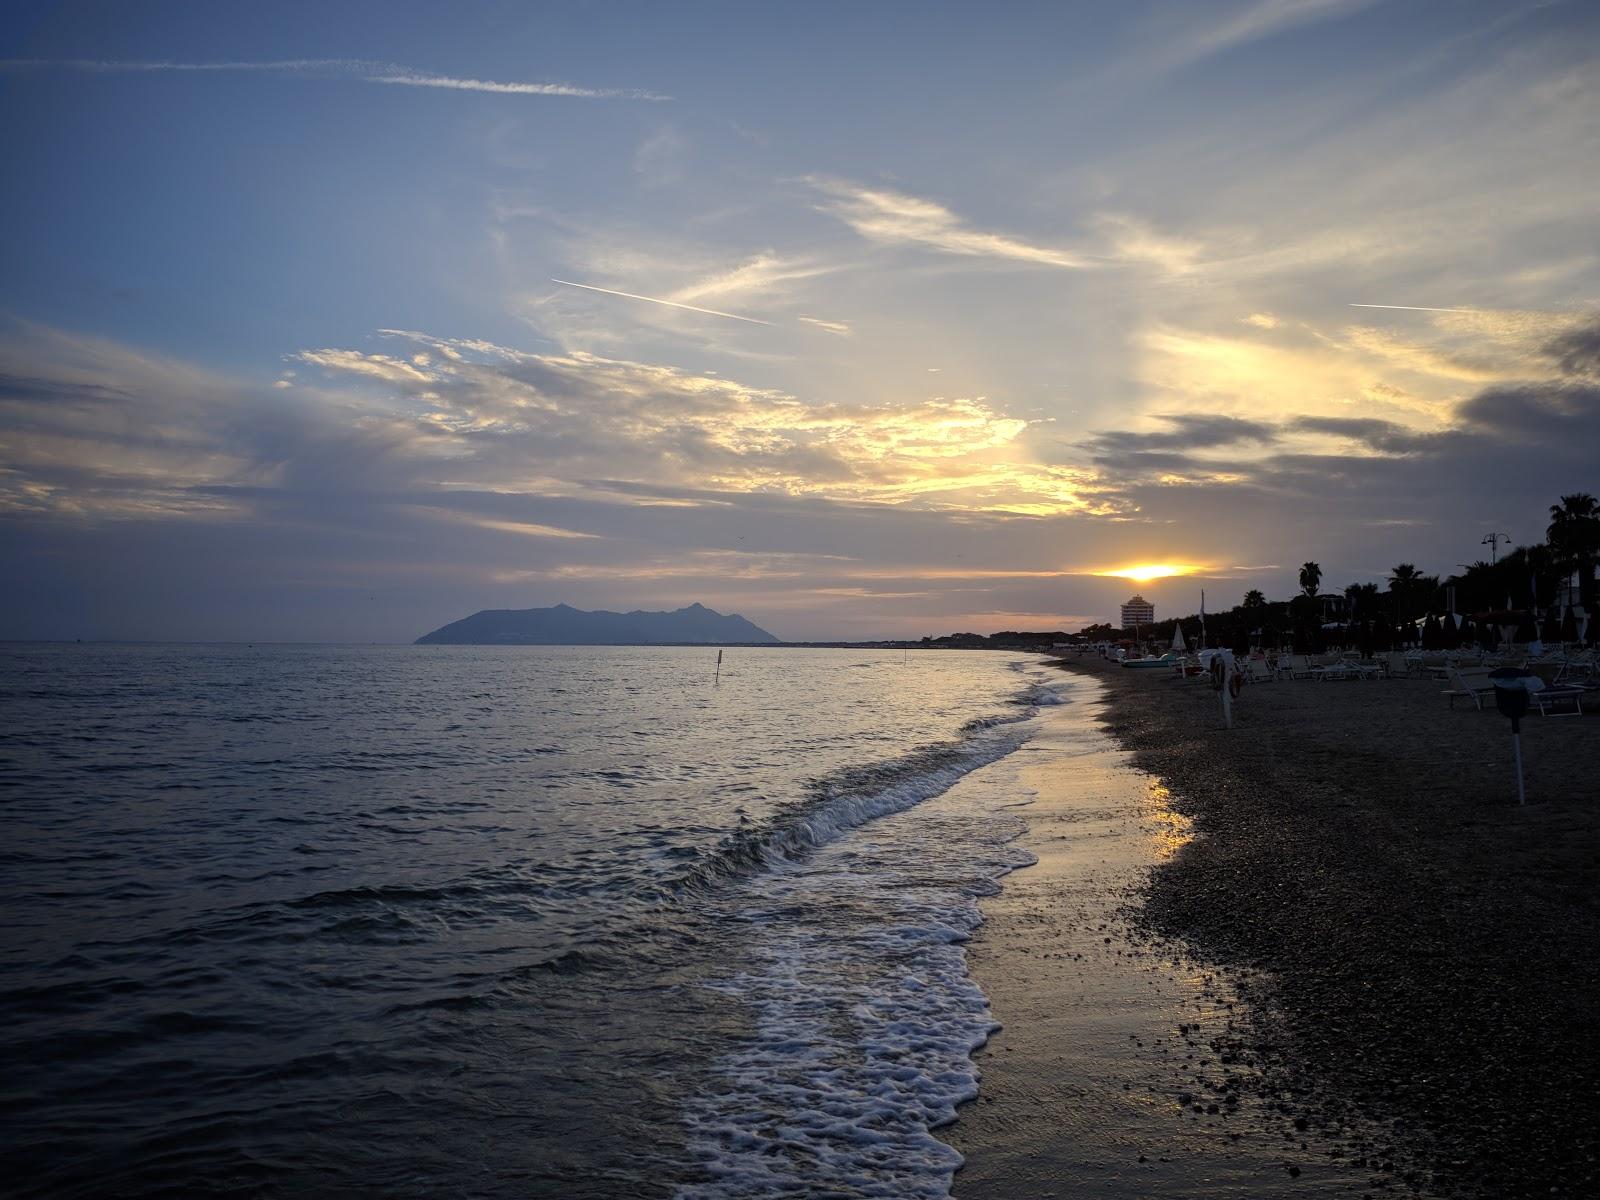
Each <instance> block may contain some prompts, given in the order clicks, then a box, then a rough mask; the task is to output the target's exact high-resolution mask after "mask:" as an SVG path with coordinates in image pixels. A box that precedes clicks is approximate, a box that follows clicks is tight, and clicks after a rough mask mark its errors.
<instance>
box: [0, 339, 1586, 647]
mask: <svg viewBox="0 0 1600 1200" xmlns="http://www.w3.org/2000/svg"><path fill="white" fill-rule="evenodd" d="M387 336H388V343H389V344H386V345H383V346H381V347H366V348H361V349H353V348H348V347H335V348H322V349H317V350H311V351H306V352H305V353H304V354H302V355H300V356H297V362H298V363H299V364H301V365H300V367H299V370H298V373H297V376H296V378H295V386H294V388H293V389H291V390H289V391H279V390H275V389H273V388H272V387H271V386H270V384H271V381H270V380H267V381H263V383H262V384H261V385H260V386H259V387H258V386H255V385H251V384H247V383H244V382H242V381H239V380H235V379H230V378H227V377H225V376H221V375H218V374H216V373H214V372H209V371H205V370H202V369H200V368H196V367H194V366H192V365H190V364H186V363H183V362H181V361H179V360H175V359H171V358H163V357H160V356H155V355H150V354H146V353H142V352H139V351H136V350H133V349H132V348H130V347H127V346H123V345H119V344H117V343H113V342H108V341H104V340H100V339H94V338H87V337H82V336H78V335H72V334H66V333H62V332H60V331H53V330H48V329H43V328H40V327H36V326H26V327H24V326H13V327H11V328H10V329H8V330H5V331H0V431H3V433H0V546H3V547H4V549H5V553H6V561H7V563H8V564H10V565H12V566H15V567H16V568H17V571H16V573H15V577H17V578H19V579H35V580H54V581H56V582H55V583H52V584H51V585H50V587H51V588H55V589H56V590H55V591H49V592H48V594H49V595H52V596H55V595H60V594H63V593H62V591H61V589H63V588H65V589H67V593H69V594H70V595H72V596H74V597H77V599H75V600H73V602H72V603H73V604H74V605H76V606H77V607H75V608H73V609H72V610H71V611H72V612H73V613H75V614H77V615H76V616H73V617H72V618H71V620H69V619H68V618H67V617H66V616H62V615H58V614H57V608H56V607H52V606H51V604H50V603H47V602H46V601H44V600H39V601H37V602H35V601H30V600H28V599H27V597H28V596H30V595H35V594H37V595H40V596H43V595H45V593H44V592H37V593H36V590H28V591H17V592H14V594H13V595H11V596H9V597H8V598H6V600H5V601H4V604H3V605H0V623H4V624H5V628H6V629H7V631H17V632H26V631H29V630H33V631H40V632H41V633H44V632H53V633H54V634H55V635H60V634H63V633H72V635H73V636H82V635H83V631H85V630H88V631H93V630H106V631H110V632H120V633H124V634H134V633H139V634H140V635H141V636H150V635H153V634H161V635H167V636H241V635H247V636H263V634H262V633H261V631H262V630H275V631H279V632H281V634H282V635H283V636H311V635H313V634H316V635H318V636H322V635H326V636H355V635H357V634H359V635H360V636H364V637H369V638H370V637H371V636H415V634H416V633H418V632H421V631H422V630H423V629H426V628H429V627H431V626H432V625H437V624H440V623H442V622H443V621H444V620H447V619H451V618H453V617H456V616H460V615H461V612H462V611H466V610H469V609H470V608H473V607H485V606H488V607H497V606H520V605H526V604H529V603H553V602H556V601H557V600H563V599H564V600H567V601H568V602H571V603H578V604H580V605H587V606H590V607H594V606H605V605H608V604H621V605H624V606H626V605H639V606H645V607H649V606H659V605H660V604H664V603H667V604H678V603H687V602H689V601H691V600H694V599H703V600H705V601H706V602H708V603H711V602H714V601H719V600H720V601H721V602H722V604H723V606H727V607H735V606H736V607H738V608H739V609H741V610H742V611H745V612H746V613H747V615H752V619H757V620H758V621H759V620H760V617H761V615H762V612H763V609H765V610H767V611H770V612H773V613H777V614H788V623H786V624H785V625H784V628H782V630H781V632H784V633H786V634H790V635H792V636H828V635H830V634H833V635H837V634H841V633H845V632H855V633H856V634H858V635H860V636H872V635H874V634H876V633H877V632H879V631H898V632H901V633H911V632H913V630H915V629H916V628H917V627H918V626H920V625H923V624H926V625H927V628H925V629H922V630H921V632H937V631H943V630H947V629H949V628H952V627H954V623H958V622H959V621H960V620H962V619H963V617H964V616H967V615H972V614H983V613H990V614H996V613H1048V612H1050V611H1051V610H1052V607H1057V608H1060V609H1063V610H1064V611H1079V610H1082V609H1085V608H1087V610H1088V611H1091V612H1093V611H1099V608H1097V607H1096V606H1097V605H1110V604H1111V603H1113V602H1114V601H1115V600H1117V599H1120V598H1125V597H1120V596H1116V595H1113V594H1112V593H1110V592H1107V593H1106V594H1104V595H1103V596H1102V595H1101V593H1100V592H1098V591H1084V590H1082V589H1092V588H1096V587H1100V586H1101V584H1100V583H1095V582H1092V581H1083V580H1082V579H1081V578H1080V577H1079V576H1078V575H1076V574H1075V573H1076V572H1080V571H1083V570H1087V569H1090V568H1091V567H1092V566H1094V565H1095V564H1097V563H1104V562H1112V561H1121V562H1135V561H1138V562H1163V561H1178V560H1179V559H1180V558H1181V560H1182V561H1195V562H1219V563H1220V562H1229V561H1233V559H1235V558H1238V557H1246V559H1247V561H1254V562H1257V563H1285V564H1290V567H1289V568H1286V569H1285V570H1286V572H1292V565H1293V564H1295V563H1298V562H1300V561H1302V560H1303V559H1304V558H1305V557H1307V556H1308V555H1311V554H1315V556H1316V557H1317V558H1318V561H1321V562H1323V563H1324V566H1325V567H1326V568H1327V570H1328V573H1329V575H1330V577H1332V578H1334V579H1335V580H1339V581H1343V580H1344V579H1346V578H1347V577H1354V576H1356V575H1357V574H1359V572H1360V570H1361V568H1362V564H1367V563H1374V562H1376V563H1377V564H1378V565H1379V566H1382V565H1383V563H1384V562H1385V560H1388V561H1400V560H1409V561H1420V562H1421V563H1422V564H1423V565H1424V566H1425V567H1426V568H1428V569H1430V570H1434V569H1438V570H1442V569H1447V568H1448V566H1449V565H1450V563H1451V562H1453V561H1454V559H1453V558H1450V557H1449V556H1450V555H1451V554H1452V553H1454V552H1452V551H1450V550H1448V549H1446V548H1445V547H1446V546H1447V544H1448V541H1447V534H1450V535H1458V536H1459V537H1460V538H1462V539H1463V540H1464V542H1465V543H1470V545H1471V546H1475V545H1476V541H1477V539H1478V538H1479V537H1481V534H1482V529H1483V528H1487V527H1489V526H1490V525H1492V526H1493V527H1494V528H1497V529H1502V530H1504V529H1508V528H1509V529H1512V531H1513V532H1515V533H1516V534H1517V535H1518V537H1519V538H1522V537H1527V538H1532V537H1536V536H1538V535H1539V534H1540V533H1541V532H1542V525H1540V524H1538V521H1539V518H1540V517H1541V514H1542V513H1543V512H1544V510H1545V507H1546V506H1547V505H1548V503H1549V502H1550V498H1551V496H1554V495H1558V494H1560V493H1561V492H1562V491H1564V490H1565V491H1572V490H1577V489H1579V488H1580V487H1581V486H1583V485H1584V483H1585V482H1586V480H1587V479H1588V478H1589V477H1590V475H1592V461H1591V460H1592V447H1593V446H1594V445H1595V444H1600V388H1597V387H1594V386H1592V385H1589V384H1587V383H1582V382H1576V381H1574V380H1573V379H1572V378H1571V377H1560V378H1558V377H1552V378H1549V379H1532V380H1525V381H1520V382H1517V383H1514V384H1496V385H1493V386H1491V387H1489V388H1486V389H1484V390H1482V391H1480V392H1478V393H1477V394H1476V395H1473V396H1470V397H1469V398H1467V399H1466V400H1465V401H1463V402H1461V403H1459V404H1457V405H1454V406H1452V407H1451V408H1450V409H1449V410H1448V412H1447V420H1446V421H1445V422H1444V424H1443V425H1442V427H1441V428H1439V429H1438V430H1432V431H1430V430H1416V429H1413V428H1411V427H1410V426H1407V425H1405V424H1402V423H1400V422H1396V421H1387V420H1384V419H1381V418H1376V417H1346V418H1337V417H1331V416H1313V415H1303V416H1284V417H1281V418H1279V419H1276V420H1272V419H1267V418H1265V417H1260V418H1254V417H1253V418H1243V417H1237V416H1233V415H1230V414H1225V413H1216V412H1205V411H1195V410H1180V409H1177V408H1171V409H1168V410H1165V411H1163V412H1162V413H1161V414H1160V416H1159V417H1158V418H1156V424H1155V427H1153V428H1145V429H1137V428H1136V429H1131V430H1128V429H1114V428H1113V429H1107V430H1102V431H1101V432H1100V433H1098V434H1097V435H1095V437H1094V438H1093V439H1091V440H1090V442H1089V443H1087V444H1086V445H1085V446H1084V447H1082V449H1081V452H1080V454H1081V458H1082V461H1080V462H1057V463H1052V462H1047V461H1043V460H1042V459H1041V457H1040V454H1039V446H1040V444H1041V443H1040V440H1039V439H1040V435H1039V434H1038V433H1037V430H1036V428H1035V427H1033V426H1030V425H1029V423H1028V421H1027V420H1026V419H1024V418H1023V417H1020V416H1016V415H1013V414H1011V413H1008V412H1006V411H1005V410H1004V409H1002V408H999V407H997V406H995V405H994V404H992V403H991V402H989V401H987V400H984V399H982V398H977V397H972V398H958V399H947V400H940V401H929V402H926V403H913V404H902V405H869V404H861V403H854V402H850V401H848V400H803V399H801V398H799V397H796V396H793V395H790V394H788V393H785V392H782V391H779V390H775V389H768V388H757V387H751V386H747V385H745V384H742V383H740V382H738V381H736V380H732V379H727V378H722V377H713V376H710V375H705V374H694V373H689V372H685V371H682V370H678V369H675V368H672V367H668V366H663V365H659V364H653V363H648V362H639V361H633V360H626V359H618V358H605V357H600V356H596V355H592V354H580V353H572V352H569V353H560V354H533V353H528V352H525V351H519V350H517V349H514V348H510V347H506V346H502V345H497V344H494V343H490V342H487V341H484V340H482V339H473V338H459V339H455V338H443V337H438V336H433V335H428V334H423V333H417V332H410V333H404V334H390V335H387ZM1547 361H1548V360H1547ZM1045 428H1048V427H1045ZM1330 447H1331V448H1330ZM1486 479H1489V480H1493V481H1494V484H1493V486H1492V487H1486V486H1485V484H1484V480H1486ZM1547 493H1548V495H1547ZM1530 514H1531V515H1530ZM1523 517H1526V518H1527V520H1526V521H1525V522H1524V523H1525V524H1526V525H1527V528H1526V529H1523V528H1522V527H1521V526H1518V525H1516V524H1515V521H1516V520H1517V519H1520V518H1523ZM1424 528H1425V529H1428V530H1430V531H1440V532H1430V533H1429V535H1428V540H1427V541H1426V542H1425V543H1418V542H1417V540H1416V538H1417V533H1416V531H1417V530H1418V529H1424ZM1308 538H1309V539H1311V540H1310V541H1309V542H1308V541H1307V539H1308ZM1469 549H1470V546H1469ZM1466 552H1467V551H1463V552H1462V553H1463V555H1464V554H1465V553H1466ZM1430 555H1431V556H1432V557H1431V559H1430ZM1175 556H1176V557H1175ZM202 564H203V566H204V570H203V571H202V570H201V569H200V566H201V565H202ZM1274 570H1275V569H1274ZM1274 570H1269V569H1266V568H1262V569H1261V570H1259V571H1254V572H1252V578H1253V579H1257V580H1258V582H1257V586H1261V587H1263V588H1264V589H1265V590H1267V591H1268V592H1269V594H1279V591H1280V590H1281V589H1282V588H1287V589H1288V590H1289V591H1292V590H1293V580H1292V578H1289V577H1288V575H1287V574H1285V577H1284V579H1282V580H1279V579H1277V578H1276V575H1275V574H1274ZM74 572H78V573H79V574H81V578H79V575H75V574H73V573H74ZM109 579H115V580H117V581H118V586H117V587H116V588H107V587H106V586H104V584H105V581H106V580H109ZM73 580H77V582H72V581H73ZM142 580H143V581H150V582H148V583H142V582H140V581H142ZM1074 580H1077V582H1073V581H1074ZM95 581H99V582H98V584H97V583H96V582H95ZM155 581H159V583H160V587H159V588H157V587H156V582H155ZM263 581H270V582H263ZM380 581H381V582H380ZM1102 582H1104V583H1105V584H1106V586H1108V587H1109V586H1112V584H1111V582H1110V581H1102ZM40 586H42V585H40ZM1157 586H1159V585H1157ZM1173 586H1176V585H1173ZM1241 586H1242V585H1241ZM29 587H30V589H34V585H32V584H30V585H29ZM1063 589H1067V590H1065V591H1064V590H1063ZM1073 589H1077V590H1073ZM47 591H48V589H47ZM147 592H148V595H146V593H147ZM369 593H375V594H377V595H378V596H379V597H380V602H381V601H382V597H383V596H384V595H386V594H390V593H392V594H393V595H394V596H395V599H394V601H393V603H394V604H395V605H396V607H395V609H394V613H395V615H394V616H393V617H392V624H389V625H383V626H375V625H374V624H373V621H372V618H371V615H370V612H369V610H368V609H367V608H364V607H361V606H362V605H367V604H369V603H371V601H369V599H368V594H369ZM179 594H182V595H186V596H187V595H192V596H193V598H194V605H195V606H197V607H196V609H195V612H191V613H189V615H188V617H187V618H186V620H187V621H188V624H183V625H181V626H177V627H175V626H173V625H172V624H171V622H172V621H174V620H177V619H178V618H177V617H176V616H174V615H173V614H175V613H178V611H179V610H178V609H176V608H174V602H173V599H172V597H173V596H174V595H179ZM1172 595H1173V596H1174V597H1176V596H1179V593H1172ZM97 597H98V598H99V599H96V598H97ZM113 597H114V598H115V600H116V603H112V598H113ZM140 597H143V598H142V599H141V598H140ZM262 597H266V598H269V599H270V600H271V604H270V605H269V606H268V607H266V608H260V609H257V608H252V607H251V605H253V604H263V603H265V600H263V599H262ZM341 597H346V598H344V599H341ZM1063 597H1065V598H1063ZM1095 597H1099V599H1096V598H1095ZM358 598H359V601H360V604H357V599H358ZM1162 603H1164V604H1166V603H1169V601H1168V600H1162ZM1170 603H1171V604H1174V605H1181V604H1188V605H1190V606H1191V607H1192V600H1191V599H1189V598H1188V597H1187V593H1183V594H1182V598H1173V599H1171V600H1170ZM29 604H33V605H34V607H32V608H28V607H27V606H28V605H29ZM41 605H42V607H41ZM319 605H320V606H322V607H321V608H317V606H319ZM308 606H310V607H308ZM280 609H281V612H280V611H279V610H280ZM24 610H26V613H28V614H31V615H28V616H27V620H26V622H23V620H22V617H21V616H18V614H19V613H24ZM185 611H187V610H185ZM1105 611H1107V612H1110V611H1113V610H1112V609H1110V608H1105ZM315 612H327V613H337V614H339V615H338V617H337V619H336V620H335V619H334V618H333V617H328V618H326V620H325V621H324V620H323V618H321V617H317V616H315ZM134 613H137V614H143V615H142V616H139V618H138V619H139V621H142V622H144V623H143V624H138V623H132V624H130V623H129V622H132V621H133V620H134V618H133V617H132V616H130V615H128V614H134ZM197 613H199V614H200V615H199V616H197V615H196V614H197ZM291 613H298V614H300V615H299V617H298V618H296V619H298V620H301V621H302V622H310V624H302V625H300V626H294V625H293V624H292V623H290V616H289V614H291ZM96 614H98V615H96ZM216 614H221V615H216ZM228 614H232V615H231V616H227V615H228ZM308 614H312V615H308ZM224 616H227V620H224ZM996 620H998V618H996ZM227 621H232V622H233V623H232V624H228V623H227ZM317 621H323V623H321V624H318V623H316V622H317ZM97 622H98V623H97ZM163 622H167V624H163ZM206 622H214V623H212V624H207V623H206ZM1004 623H1006V622H1001V624H1004ZM972 624H974V625H978V624H979V622H978V621H977V619H976V617H974V619H973V621H972ZM1050 624H1052V625H1053V624H1055V622H1050ZM984 627H997V626H984ZM75 629H76V630H79V632H77V633H73V632H72V631H73V630H75ZM107 635H109V633H108V634H107Z"/></svg>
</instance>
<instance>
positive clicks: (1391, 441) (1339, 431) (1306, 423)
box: [1287, 417, 1429, 454]
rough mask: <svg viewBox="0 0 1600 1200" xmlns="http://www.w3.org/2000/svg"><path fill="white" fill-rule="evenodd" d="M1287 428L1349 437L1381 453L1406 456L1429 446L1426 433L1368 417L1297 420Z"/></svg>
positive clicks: (1302, 418)
mask: <svg viewBox="0 0 1600 1200" xmlns="http://www.w3.org/2000/svg"><path fill="white" fill-rule="evenodd" d="M1287 428H1289V429H1292V430H1297V431H1299V432H1302V433H1329V434H1332V435H1333V436H1335V437H1343V438H1349V439H1350V440H1351V441H1353V442H1360V443H1361V444H1363V445H1365V446H1368V447H1370V448H1371V449H1373V450H1379V451H1382V452H1383V453H1385V454H1409V453H1412V452H1414V451H1416V450H1420V449H1423V448H1424V447H1426V446H1427V445H1428V444H1429V436H1428V435H1426V434H1419V433H1417V432H1416V431H1415V430H1411V429H1407V428H1406V427H1405V426H1404V425H1397V424H1395V423H1394V422H1393V421H1380V420H1377V419H1376V418H1372V417H1299V418H1297V419H1296V420H1293V421H1291V422H1289V424H1288V426H1287Z"/></svg>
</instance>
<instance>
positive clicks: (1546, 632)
mask: <svg viewBox="0 0 1600 1200" xmlns="http://www.w3.org/2000/svg"><path fill="white" fill-rule="evenodd" d="M1539 636H1540V637H1542V638H1543V639H1544V640H1545V641H1547V642H1549V643H1551V644H1552V645H1554V644H1555V643H1557V642H1559V641H1560V640H1561V614H1560V613H1558V612H1557V611H1556V610H1555V609H1553V608H1552V609H1551V610H1550V611H1549V612H1547V613H1545V615H1544V628H1542V629H1541V630H1540V631H1539Z"/></svg>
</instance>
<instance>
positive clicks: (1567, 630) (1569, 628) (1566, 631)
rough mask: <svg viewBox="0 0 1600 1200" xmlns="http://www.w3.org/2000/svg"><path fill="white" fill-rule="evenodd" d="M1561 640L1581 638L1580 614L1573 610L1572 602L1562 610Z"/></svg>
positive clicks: (1568, 640) (1571, 640)
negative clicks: (1579, 632) (1579, 629)
mask: <svg viewBox="0 0 1600 1200" xmlns="http://www.w3.org/2000/svg"><path fill="white" fill-rule="evenodd" d="M1561 640H1562V641H1563V642H1576V641H1579V640H1581V639H1580V638H1579V636H1578V615H1577V614H1576V613H1575V612H1573V611H1572V605H1570V604H1569V605H1567V606H1566V607H1565V608H1563V609H1562V610H1561Z"/></svg>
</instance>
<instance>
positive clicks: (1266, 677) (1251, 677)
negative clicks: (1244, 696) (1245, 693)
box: [1244, 658, 1273, 683]
mask: <svg viewBox="0 0 1600 1200" xmlns="http://www.w3.org/2000/svg"><path fill="white" fill-rule="evenodd" d="M1272 678H1273V676H1272V672H1271V671H1269V670H1268V669H1267V660H1266V659H1264V658H1247V659H1245V660H1244V681H1245V682H1246V683H1271V682H1272Z"/></svg>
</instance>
